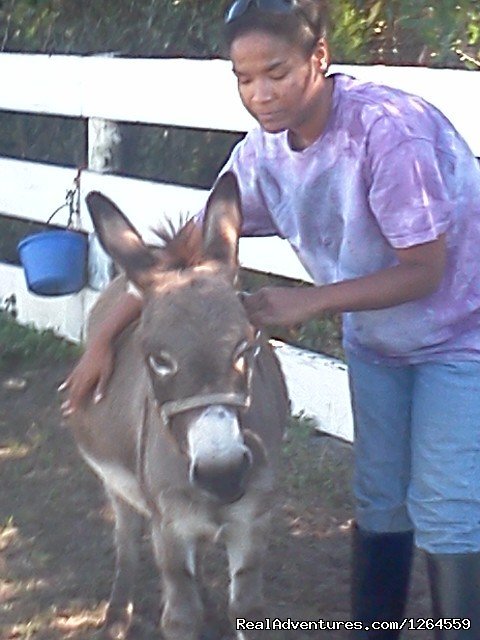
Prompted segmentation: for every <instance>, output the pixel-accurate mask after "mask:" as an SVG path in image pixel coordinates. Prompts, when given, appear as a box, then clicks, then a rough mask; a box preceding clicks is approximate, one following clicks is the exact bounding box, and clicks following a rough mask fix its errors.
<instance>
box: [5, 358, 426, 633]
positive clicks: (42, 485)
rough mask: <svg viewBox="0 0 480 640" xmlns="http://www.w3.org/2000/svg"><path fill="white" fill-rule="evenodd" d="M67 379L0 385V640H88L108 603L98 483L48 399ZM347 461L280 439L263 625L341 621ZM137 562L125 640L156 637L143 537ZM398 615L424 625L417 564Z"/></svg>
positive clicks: (22, 374)
mask: <svg viewBox="0 0 480 640" xmlns="http://www.w3.org/2000/svg"><path fill="white" fill-rule="evenodd" d="M67 368H68V367H67V365H61V366H59V365H54V366H50V367H43V368H41V369H39V370H27V369H25V368H20V369H17V370H16V371H13V372H12V371H10V372H9V374H8V375H6V374H4V375H2V376H0V496H1V499H0V638H1V640H14V639H16V640H17V639H18V640H29V639H33V640H67V639H69V640H90V639H92V638H94V637H95V636H96V635H97V633H98V632H97V630H98V628H99V625H100V623H101V620H102V616H103V612H104V609H105V605H106V601H107V599H108V594H109V589H110V584H111V579H112V570H113V546H112V519H111V514H110V512H109V509H108V508H107V507H106V502H105V499H104V495H103V491H102V488H101V486H100V484H99V482H98V481H97V480H96V478H95V477H94V476H93V474H92V473H91V472H90V471H89V470H88V469H87V468H86V467H85V465H84V463H83V462H82V460H81V459H80V457H79V455H78V454H77V452H76V450H75V447H74V444H73V442H72V439H71V436H70V434H69V432H68V430H67V429H66V428H65V427H62V426H61V420H60V417H59V411H58V405H59V402H58V397H57V393H56V388H57V386H58V383H59V382H60V381H61V380H62V379H63V376H64V373H65V371H66V370H67ZM12 377H15V378H19V379H20V384H13V383H12V382H11V378H12ZM22 380H23V381H25V386H24V387H23V388H19V387H21V386H22V384H23V383H22V382H21V381H22ZM12 387H13V388H12ZM351 457H352V453H351V448H350V446H349V445H347V444H344V443H340V442H338V441H335V440H332V439H331V438H327V437H320V436H318V435H313V434H312V432H311V429H308V428H305V426H300V427H292V428H291V430H290V437H289V441H288V442H287V443H286V446H285V460H284V464H283V474H282V476H283V477H282V479H281V483H280V487H279V490H278V496H277V501H276V502H277V504H276V506H275V510H276V511H275V518H274V528H273V531H272V537H271V545H270V551H269V554H268V557H267V558H266V597H267V603H268V615H269V616H270V617H272V618H273V617H279V618H281V619H285V620H286V619H288V618H291V619H293V620H304V619H305V620H318V619H320V618H322V619H324V620H329V621H346V620H348V619H349V604H348V600H349V595H348V583H349V538H350V524H351V518H352V507H351V496H350V491H349V472H350V469H351ZM222 553H223V552H221V551H215V550H209V551H208V554H207V557H206V563H207V565H208V568H207V579H208V582H209V584H210V588H211V590H212V591H213V601H214V602H215V605H216V606H215V610H216V613H215V615H217V616H218V622H217V624H218V629H222V630H224V629H226V627H225V624H226V623H225V618H224V614H223V613H222V611H223V608H224V604H225V575H224V570H223V566H222V565H223V556H222ZM142 555H143V566H142V572H141V576H140V579H139V581H138V600H139V603H138V605H137V618H136V625H135V628H134V629H133V631H132V634H131V636H132V638H138V639H139V640H140V639H141V640H148V639H150V638H152V639H153V638H159V637H160V636H159V635H157V634H156V632H155V631H153V629H154V625H155V622H156V620H157V619H158V609H159V601H160V595H159V590H158V586H157V574H156V571H155V568H154V566H153V561H152V558H151V555H150V548H149V544H148V532H147V530H146V533H145V537H144V545H143V553H142ZM220 560H222V562H220ZM408 615H409V616H412V617H414V618H417V617H428V616H429V615H430V613H429V599H428V591H427V586H426V582H425V578H424V560H423V558H422V557H418V558H417V559H416V565H415V572H414V580H413V585H412V590H411V598H410V605H409V609H408ZM430 633H431V632H429V631H424V630H422V631H407V632H406V634H405V635H404V636H403V637H404V638H411V639H418V640H421V639H422V640H429V638H430V637H431V636H430ZM224 637H228V634H227V633H226V631H225V632H224ZM262 637H263V635H262ZM267 637H270V636H267V632H265V640H267ZM271 637H274V638H278V639H279V640H280V639H283V638H298V639H303V638H326V639H331V640H340V639H343V638H345V639H346V638H347V637H348V633H347V632H346V631H345V630H343V631H342V630H341V631H303V632H302V631H295V632H293V631H290V632H287V631H276V632H275V633H274V634H273V635H272V636H271Z"/></svg>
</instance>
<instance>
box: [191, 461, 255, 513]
mask: <svg viewBox="0 0 480 640" xmlns="http://www.w3.org/2000/svg"><path fill="white" fill-rule="evenodd" d="M251 464H252V457H251V455H250V452H249V451H248V450H247V451H246V452H245V453H243V455H242V456H241V457H240V459H239V460H238V461H236V462H235V463H233V462H230V463H229V464H228V465H226V466H224V465H221V466H219V465H213V464H212V465H199V464H196V465H194V466H193V468H192V474H191V478H192V481H193V483H194V484H195V485H196V486H197V487H199V488H200V489H202V490H203V491H206V492H207V493H209V494H210V495H212V496H213V497H214V498H216V499H218V500H219V501H220V502H224V503H232V502H235V501H237V500H240V498H241V497H242V496H243V494H244V493H245V487H246V480H247V476H248V472H249V470H250V467H251Z"/></svg>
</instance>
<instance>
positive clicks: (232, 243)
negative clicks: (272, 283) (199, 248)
mask: <svg viewBox="0 0 480 640" xmlns="http://www.w3.org/2000/svg"><path fill="white" fill-rule="evenodd" d="M241 226H242V212H241V205H240V191H239V189H238V183H237V179H236V177H235V175H234V174H233V173H231V172H227V173H224V174H223V175H222V176H221V177H220V178H219V179H218V181H217V183H216V184H215V186H214V188H213V191H212V193H211V194H210V197H209V199H208V202H207V207H206V210H205V217H204V219H203V254H204V256H205V258H207V259H210V260H217V261H219V262H222V263H224V264H226V265H228V266H229V267H231V268H234V269H236V268H237V266H238V237H239V235H240V229H241Z"/></svg>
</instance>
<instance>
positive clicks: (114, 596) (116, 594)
mask: <svg viewBox="0 0 480 640" xmlns="http://www.w3.org/2000/svg"><path fill="white" fill-rule="evenodd" d="M109 495H110V500H111V503H112V507H113V509H114V512H115V548H116V564H115V579H114V582H113V587H112V593H111V595H110V602H109V605H108V609H107V615H106V620H105V627H104V629H105V632H104V635H105V636H106V637H107V638H109V639H110V638H112V640H123V639H124V638H126V637H127V633H128V628H129V626H130V622H131V618H132V610H133V602H132V597H133V590H134V586H135V575H136V570H137V566H138V561H139V551H140V537H141V533H142V521H143V518H142V516H141V515H140V514H139V513H138V511H136V510H135V509H134V508H133V507H131V506H130V505H129V504H128V503H127V502H125V500H123V499H122V498H120V497H119V496H118V495H116V494H115V493H113V492H111V493H110V494H109Z"/></svg>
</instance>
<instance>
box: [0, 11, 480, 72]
mask: <svg viewBox="0 0 480 640" xmlns="http://www.w3.org/2000/svg"><path fill="white" fill-rule="evenodd" d="M228 4H229V0H221V1H220V2H219V1H218V0H202V2H198V1H197V0H135V1H133V0H129V1H125V2H118V1H117V0H103V1H102V2H101V3H93V2H78V0H8V1H5V2H3V3H2V4H1V5H0V39H1V41H2V42H3V48H4V50H6V51H18V50H21V51H35V52H43V53H52V52H53V53H80V54H81V53H93V52H105V51H114V52H118V53H119V54H120V55H133V56H160V57H163V56H185V57H207V58H208V57H216V56H220V55H221V54H222V16H223V14H224V11H225V8H226V6H227V5H228ZM326 4H327V6H328V11H329V16H330V24H331V29H330V40H331V42H332V45H333V47H332V48H333V53H334V59H335V61H336V62H348V63H357V64H358V63H363V64H371V63H378V62H381V63H386V64H414V65H415V64H423V65H428V66H450V67H459V68H465V67H471V66H472V64H473V63H472V61H473V62H474V61H475V60H480V6H479V3H478V0H437V1H436V2H431V1H429V0H327V2H326ZM459 52H460V53H459ZM462 53H463V54H464V55H463V56H462V55H461V54H462ZM479 64H480V62H479Z"/></svg>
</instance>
